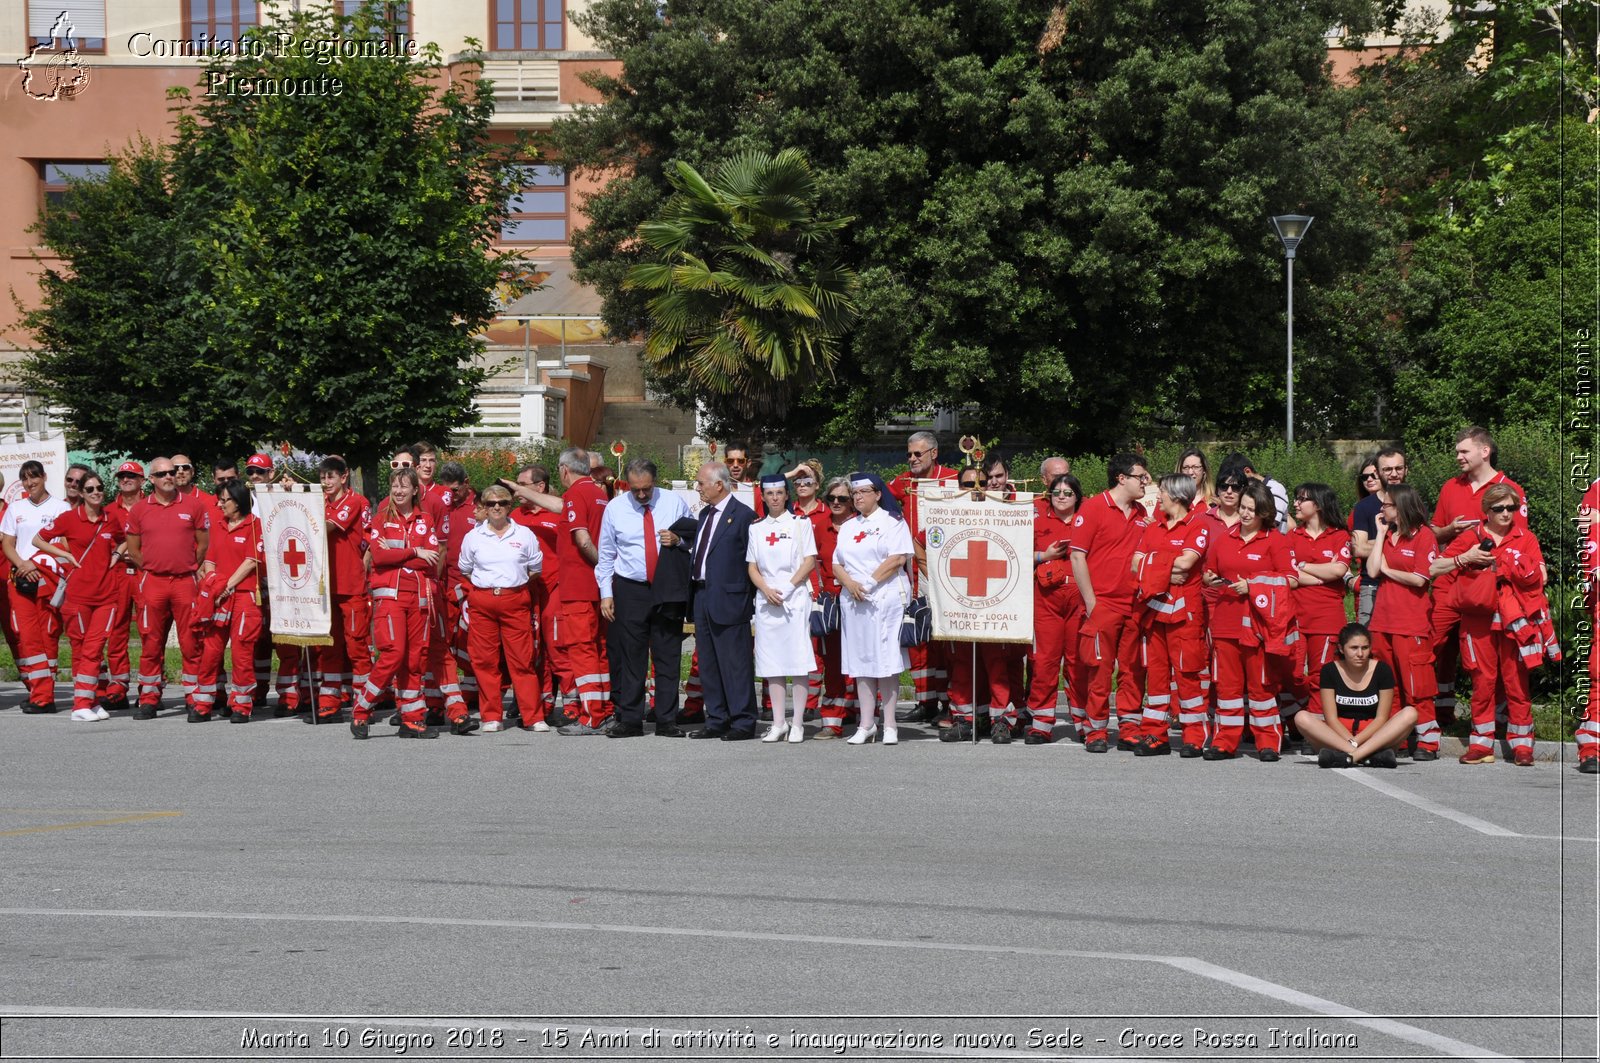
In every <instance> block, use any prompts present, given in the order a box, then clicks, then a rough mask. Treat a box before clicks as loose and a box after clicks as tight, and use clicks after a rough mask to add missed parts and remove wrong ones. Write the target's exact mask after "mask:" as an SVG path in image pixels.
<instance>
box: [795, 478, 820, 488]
mask: <svg viewBox="0 0 1600 1063" xmlns="http://www.w3.org/2000/svg"><path fill="white" fill-rule="evenodd" d="M816 482H817V481H815V480H813V479H812V478H811V477H809V476H796V477H795V478H794V485H795V486H796V487H810V486H811V485H812V484H814V483H816Z"/></svg>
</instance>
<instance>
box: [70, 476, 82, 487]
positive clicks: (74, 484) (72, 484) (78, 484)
mask: <svg viewBox="0 0 1600 1063" xmlns="http://www.w3.org/2000/svg"><path fill="white" fill-rule="evenodd" d="M67 486H68V487H82V486H83V477H81V476H80V477H78V478H77V479H76V480H68V481H67Z"/></svg>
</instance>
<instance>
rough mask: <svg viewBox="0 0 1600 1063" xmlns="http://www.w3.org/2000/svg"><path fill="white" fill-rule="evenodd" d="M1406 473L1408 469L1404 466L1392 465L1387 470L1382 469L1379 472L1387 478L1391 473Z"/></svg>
mask: <svg viewBox="0 0 1600 1063" xmlns="http://www.w3.org/2000/svg"><path fill="white" fill-rule="evenodd" d="M1405 471H1406V467H1405V466H1404V465H1390V466H1388V467H1387V468H1380V469H1379V470H1378V472H1380V473H1382V474H1383V475H1385V476H1387V475H1388V474H1389V473H1391V472H1405Z"/></svg>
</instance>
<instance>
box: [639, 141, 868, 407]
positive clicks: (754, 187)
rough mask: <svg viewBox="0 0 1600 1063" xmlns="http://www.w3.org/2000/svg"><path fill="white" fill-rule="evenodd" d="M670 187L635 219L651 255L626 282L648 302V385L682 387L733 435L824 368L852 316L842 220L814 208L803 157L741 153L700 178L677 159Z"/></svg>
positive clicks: (785, 402)
mask: <svg viewBox="0 0 1600 1063" xmlns="http://www.w3.org/2000/svg"><path fill="white" fill-rule="evenodd" d="M669 180H670V181H671V184H672V187H673V189H674V194H673V196H672V197H671V198H670V199H668V200H667V202H666V204H665V205H664V206H663V208H662V210H661V213H660V216H659V217H657V218H656V219H655V220H653V221H648V222H645V223H644V224H643V225H641V226H640V227H639V238H640V240H642V241H643V242H644V244H645V246H646V247H648V248H649V249H650V250H651V251H652V252H654V253H655V257H656V260H655V261H653V262H651V261H646V262H640V263H638V264H637V265H635V266H633V267H632V268H631V269H630V270H629V271H628V275H627V279H626V280H625V281H624V284H623V287H624V288H625V289H628V288H631V289H638V290H640V291H645V292H654V293H655V294H654V295H653V296H652V297H651V298H650V301H649V304H648V306H649V312H650V330H649V334H648V336H647V338H646V342H645V359H646V363H647V366H648V367H649V369H651V370H652V371H653V376H654V377H655V379H656V381H657V383H659V384H663V385H665V386H666V387H668V388H678V389H690V390H692V393H693V395H694V396H696V398H697V399H698V401H699V403H700V405H701V407H702V409H704V411H705V412H706V413H707V414H708V415H709V417H710V419H711V421H712V423H713V425H714V426H717V428H718V430H719V431H727V432H732V433H734V434H735V435H738V436H743V435H747V434H749V433H750V432H752V431H759V430H761V429H762V428H763V427H764V426H765V425H767V424H768V423H770V422H771V421H772V420H773V419H774V418H781V417H783V416H785V415H786V414H787V413H788V409H789V403H790V400H791V397H792V396H793V395H794V394H795V393H796V392H797V391H799V390H800V389H802V388H803V387H805V386H806V385H807V384H810V383H813V382H815V381H817V380H819V379H821V378H823V377H827V378H829V379H831V378H832V370H833V366H834V362H835V361H836V360H837V357H838V340H839V337H840V335H841V334H842V333H843V332H844V330H845V329H846V327H848V325H849V322H850V320H851V318H852V317H853V316H854V314H855V306H854V304H853V303H852V302H851V300H850V291H851V288H852V287H853V286H854V283H855V278H854V275H853V274H852V273H851V272H850V271H849V270H846V269H840V268H838V267H837V266H836V265H835V264H834V262H833V255H834V247H835V237H836V234H837V233H838V232H839V230H840V229H842V228H843V227H844V226H845V225H846V223H847V221H848V219H840V218H819V217H818V216H817V215H816V211H815V206H814V202H815V199H816V185H815V181H814V180H813V179H812V176H811V170H810V167H809V166H808V165H807V164H806V160H805V156H804V155H802V154H801V153H800V152H798V151H795V150H793V149H788V150H785V151H781V152H779V153H778V154H777V155H776V156H773V155H768V154H766V153H764V152H754V151H753V152H745V153H744V154H741V155H739V156H737V157H736V158H733V159H730V160H728V161H727V162H725V163H723V164H722V165H720V166H718V167H717V169H716V171H715V172H714V173H713V174H712V175H711V177H710V178H706V177H702V176H701V175H700V173H699V172H698V171H697V170H695V168H694V167H692V166H690V165H689V164H688V163H685V162H680V163H678V165H677V172H676V173H675V174H672V175H670V177H669Z"/></svg>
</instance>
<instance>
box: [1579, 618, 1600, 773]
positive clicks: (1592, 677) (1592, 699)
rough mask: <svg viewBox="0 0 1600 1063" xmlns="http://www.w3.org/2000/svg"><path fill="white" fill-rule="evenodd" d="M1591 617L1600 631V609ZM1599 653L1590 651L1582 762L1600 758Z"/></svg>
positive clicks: (1580, 737) (1599, 648) (1594, 649)
mask: <svg viewBox="0 0 1600 1063" xmlns="http://www.w3.org/2000/svg"><path fill="white" fill-rule="evenodd" d="M1596 600H1597V601H1600V598H1597V599H1596ZM1591 615H1592V617H1593V619H1594V623H1595V628H1597V629H1600V609H1595V610H1594V612H1593V613H1592V614H1591ZM1597 651H1600V647H1594V646H1591V647H1590V649H1589V705H1588V709H1587V711H1585V712H1584V714H1583V722H1582V723H1580V724H1579V725H1578V733H1577V735H1576V738H1577V742H1578V760H1579V761H1580V762H1581V761H1585V760H1593V759H1595V758H1597V757H1600V652H1597Z"/></svg>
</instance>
